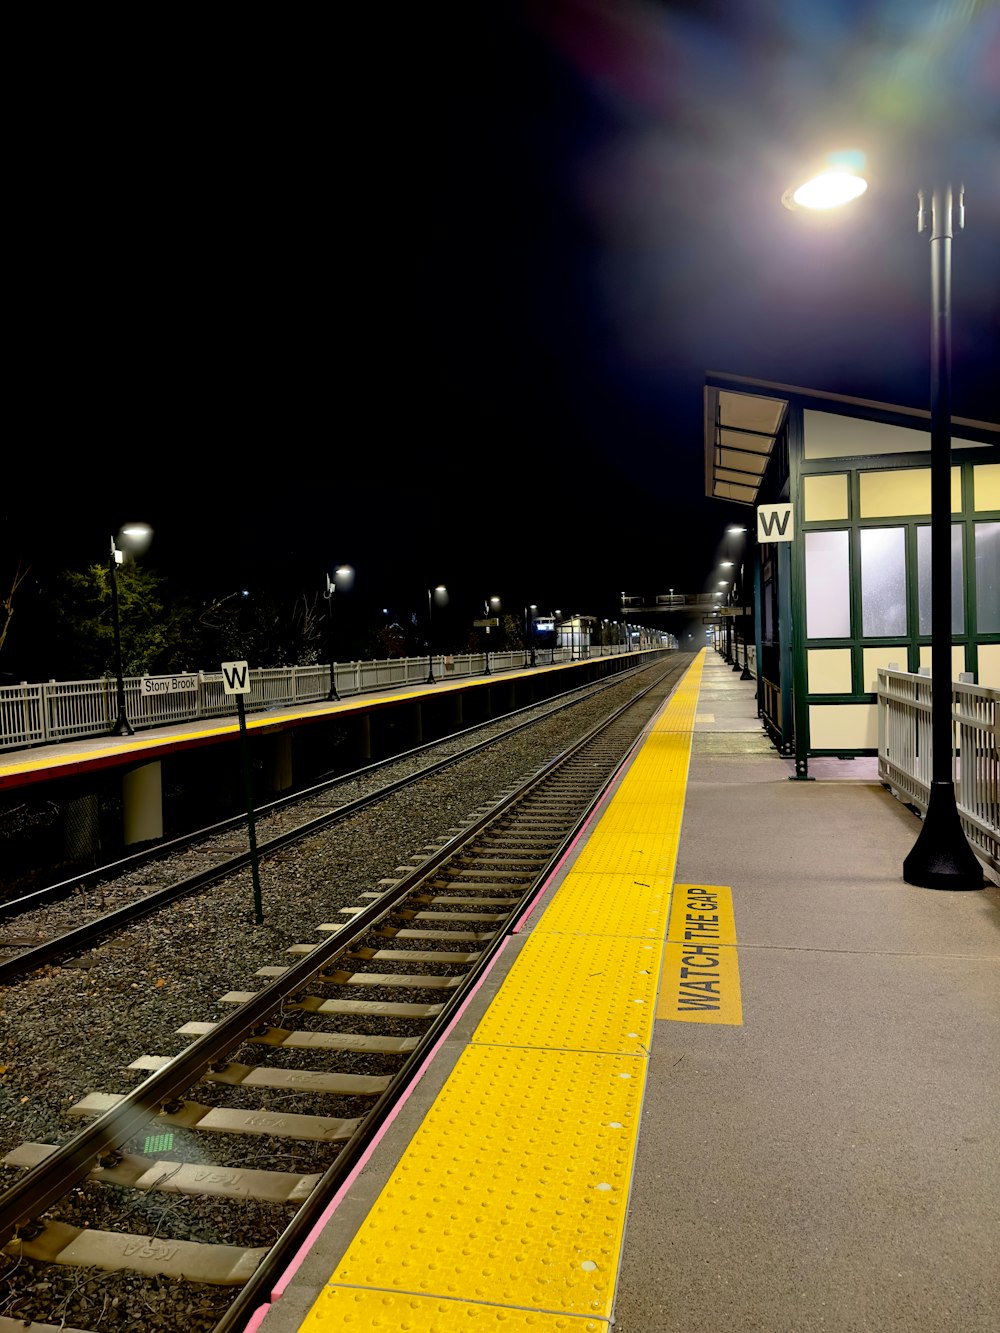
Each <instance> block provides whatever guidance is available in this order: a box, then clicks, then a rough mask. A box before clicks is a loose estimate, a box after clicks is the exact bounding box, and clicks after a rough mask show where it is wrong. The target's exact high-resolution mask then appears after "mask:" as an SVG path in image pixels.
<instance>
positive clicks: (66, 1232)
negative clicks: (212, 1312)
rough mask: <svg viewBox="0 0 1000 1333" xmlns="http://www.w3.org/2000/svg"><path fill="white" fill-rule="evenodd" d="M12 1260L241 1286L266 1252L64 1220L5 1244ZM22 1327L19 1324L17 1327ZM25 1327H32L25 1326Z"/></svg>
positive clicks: (44, 1225)
mask: <svg viewBox="0 0 1000 1333" xmlns="http://www.w3.org/2000/svg"><path fill="white" fill-rule="evenodd" d="M4 1253H5V1254H9V1255H11V1256H12V1257H13V1258H15V1259H16V1258H22V1259H34V1260H36V1261H39V1262H41V1263H49V1264H68V1265H70V1266H71V1267H74V1268H102V1269H104V1270H105V1271H106V1272H118V1271H121V1270H124V1269H131V1270H133V1271H134V1272H137V1273H144V1274H146V1276H148V1277H174V1278H181V1279H183V1280H185V1281H188V1282H208V1283H211V1284H213V1285H214V1286H226V1287H242V1286H244V1285H245V1284H246V1282H247V1281H248V1280H249V1279H250V1278H251V1277H252V1276H253V1274H254V1273H255V1272H256V1270H257V1269H258V1268H259V1267H260V1265H261V1263H262V1262H263V1260H264V1259H265V1258H266V1256H267V1253H268V1251H267V1248H266V1247H265V1248H263V1249H252V1250H244V1249H240V1248H239V1247H238V1246H236V1245H208V1244H202V1243H201V1242H199V1241H190V1240H167V1239H165V1238H163V1237H161V1236H136V1235H132V1234H130V1233H127V1232H123V1233H121V1234H119V1233H117V1232H113V1231H96V1230H91V1229H90V1228H87V1227H73V1226H70V1225H69V1224H68V1223H66V1222H46V1223H44V1224H43V1226H42V1228H41V1230H40V1231H39V1232H38V1233H37V1235H35V1236H33V1237H32V1238H31V1239H30V1240H29V1239H27V1237H25V1238H24V1239H14V1240H12V1241H9V1242H8V1244H7V1245H5V1246H4ZM22 1327H23V1325H22ZM28 1327H29V1328H30V1327H31V1325H30V1324H29V1325H28Z"/></svg>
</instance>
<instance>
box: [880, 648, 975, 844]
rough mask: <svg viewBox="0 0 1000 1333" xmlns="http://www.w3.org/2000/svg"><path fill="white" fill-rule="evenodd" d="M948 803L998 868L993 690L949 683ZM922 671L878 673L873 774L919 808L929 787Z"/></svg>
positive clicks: (927, 708) (927, 706)
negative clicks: (951, 798)
mask: <svg viewBox="0 0 1000 1333" xmlns="http://www.w3.org/2000/svg"><path fill="white" fill-rule="evenodd" d="M950 684H951V717H952V736H953V747H954V760H953V766H952V776H953V779H954V782H955V803H956V805H957V806H958V814H959V818H960V819H961V821H962V827H963V829H964V830H965V834H966V837H967V838H968V839H969V843H970V845H971V846H972V847H973V849H974V850H975V851H976V852H977V853H978V854H979V856H980V858H981V859H982V860H984V861H986V863H987V864H988V865H989V866H992V868H993V869H994V870H1000V756H998V753H997V716H998V714H1000V690H991V689H988V688H987V687H986V686H984V685H971V684H967V683H965V682H964V681H951V682H950ZM932 691H933V682H932V679H931V677H930V676H925V675H913V674H911V673H910V672H908V671H890V670H889V669H888V668H886V667H879V672H878V775H879V779H880V781H882V782H884V783H885V784H886V786H887V787H889V788H890V789H891V790H892V792H893V793H894V794H895V795H896V796H898V797H899V798H900V800H902V801H905V802H906V803H907V804H908V805H914V806H916V807H917V808H918V809H919V810H920V811H921V813H926V810H927V803H928V801H929V800H930V789H931V697H932Z"/></svg>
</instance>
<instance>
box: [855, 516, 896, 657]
mask: <svg viewBox="0 0 1000 1333" xmlns="http://www.w3.org/2000/svg"><path fill="white" fill-rule="evenodd" d="M861 633H862V635H863V636H864V637H865V638H866V639H887V638H891V637H893V636H896V635H901V634H905V633H906V529H905V528H862V529H861Z"/></svg>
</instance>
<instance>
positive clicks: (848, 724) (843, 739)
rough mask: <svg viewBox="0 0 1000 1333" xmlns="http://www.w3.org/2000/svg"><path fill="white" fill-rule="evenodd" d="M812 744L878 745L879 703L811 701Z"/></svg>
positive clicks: (847, 747) (854, 747) (842, 746)
mask: <svg viewBox="0 0 1000 1333" xmlns="http://www.w3.org/2000/svg"><path fill="white" fill-rule="evenodd" d="M809 747H810V749H813V750H874V749H877V747H878V705H877V704H810V705H809Z"/></svg>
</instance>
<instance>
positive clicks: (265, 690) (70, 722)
mask: <svg viewBox="0 0 1000 1333" xmlns="http://www.w3.org/2000/svg"><path fill="white" fill-rule="evenodd" d="M628 651H629V650H628V649H627V648H626V647H625V646H624V645H620V644H607V645H604V646H600V645H597V644H593V645H590V646H585V647H583V648H582V649H581V648H579V647H576V648H556V649H549V648H539V649H537V650H536V658H537V660H538V662H539V663H540V664H541V663H544V664H545V665H546V666H548V665H549V664H550V659H551V662H552V663H555V664H559V663H562V662H571V661H576V660H578V659H579V658H580V656H581V653H582V655H583V656H584V657H586V658H593V657H600V656H612V655H615V654H619V653H624V652H628ZM633 651H635V650H633ZM525 656H526V655H525V651H524V649H523V648H521V649H516V650H514V651H511V652H500V653H490V657H489V670H490V671H491V672H498V673H499V672H504V671H515V670H517V669H518V668H519V667H523V666H524V665H525ZM433 664H434V678H435V680H438V681H444V680H454V679H458V678H460V677H463V676H481V675H483V674H484V672H485V671H486V658H485V657H484V655H483V654H482V653H466V654H461V655H456V656H454V657H452V656H445V655H444V654H435V655H434V659H433ZM429 666H430V663H429V660H428V658H427V657H426V656H424V657H389V658H386V659H384V660H378V661H374V660H373V661H363V662H335V663H334V676H335V680H336V686H337V694H338V695H339V696H340V697H341V698H345V697H347V696H348V695H354V694H366V693H369V692H371V691H372V690H381V689H387V688H392V687H393V686H402V685H419V684H422V683H423V682H425V681H426V680H427V678H428V674H429ZM191 674H197V678H198V688H197V690H194V691H177V692H172V693H171V692H164V693H162V694H154V695H146V694H143V693H142V677H141V676H127V677H126V678H125V711H126V715H127V717H128V720H129V722H130V724H131V725H132V726H133V727H134V728H135V729H136V730H137V731H139V730H141V729H144V728H148V727H162V726H169V725H170V724H171V723H174V722H192V721H197V720H198V719H199V718H207V717H220V716H230V715H231V714H232V712H233V701H232V699H231V698H230V697H229V696H228V695H227V694H226V693H225V691H224V689H223V685H222V672H221V671H199V672H197V673H191ZM250 690H251V692H250V694H248V695H245V696H244V707H245V708H246V710H247V712H261V711H265V710H267V709H269V708H284V707H288V706H289V705H293V704H303V703H316V702H317V701H319V700H322V699H326V698H328V697H329V693H330V667H329V665H328V664H323V665H317V666H304V667H269V668H262V669H260V670H251V671H250ZM117 716H118V692H117V684H116V682H115V680H114V678H113V677H103V678H102V679H100V680H69V681H55V680H50V681H47V682H45V683H44V684H31V685H29V684H21V685H3V686H0V750H14V749H16V750H19V749H23V748H25V747H27V746H30V745H44V744H49V743H52V742H53V741H64V740H74V739H77V738H82V737H85V736H106V735H108V733H109V732H110V730H111V728H112V726H113V725H114V723H115V721H116V719H117Z"/></svg>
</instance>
